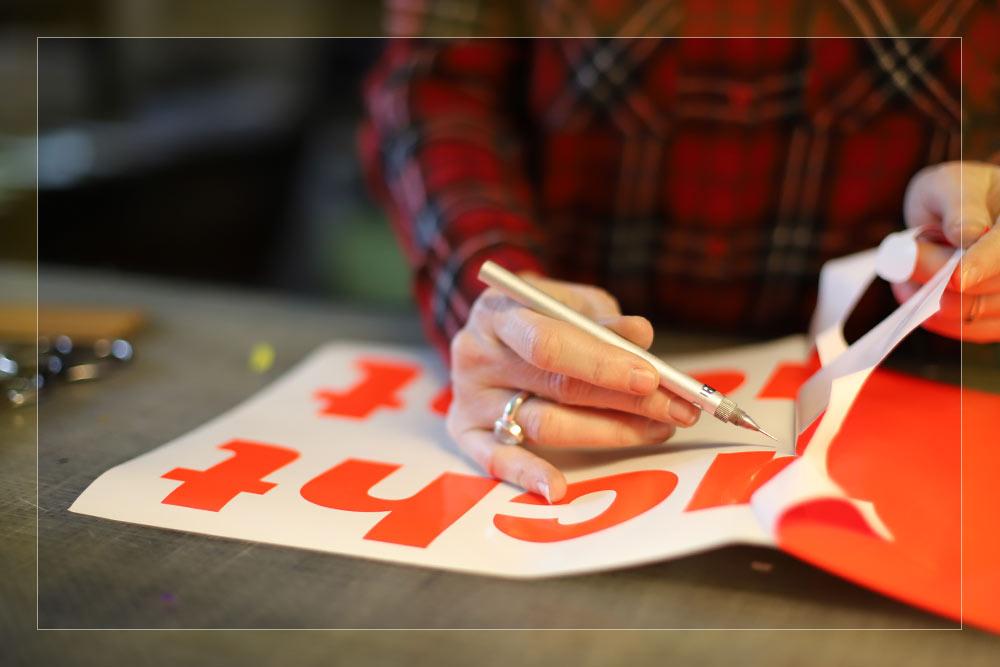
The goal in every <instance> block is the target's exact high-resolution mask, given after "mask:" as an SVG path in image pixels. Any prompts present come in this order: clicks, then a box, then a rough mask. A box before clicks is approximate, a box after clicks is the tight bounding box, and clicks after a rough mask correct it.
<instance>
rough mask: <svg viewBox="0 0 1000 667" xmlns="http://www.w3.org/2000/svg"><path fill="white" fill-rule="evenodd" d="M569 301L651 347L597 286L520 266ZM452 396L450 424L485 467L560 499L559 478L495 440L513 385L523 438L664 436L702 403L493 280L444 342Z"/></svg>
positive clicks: (643, 440)
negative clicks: (519, 396) (524, 395)
mask: <svg viewBox="0 0 1000 667" xmlns="http://www.w3.org/2000/svg"><path fill="white" fill-rule="evenodd" d="M522 278H524V279H525V280H527V281H528V282H530V283H532V284H533V285H535V286H536V287H538V288H540V289H542V290H544V291H545V292H548V293H549V294H550V295H552V296H554V297H555V298H557V299H559V300H560V301H562V302H563V303H565V304H566V305H568V306H570V307H571V308H574V309H576V310H578V311H580V312H582V313H583V314H585V315H587V316H588V317H590V318H591V319H593V320H595V321H597V322H599V323H601V324H603V325H604V326H606V327H608V328H610V329H612V330H614V331H615V332H616V333H618V334H619V335H621V336H623V337H625V338H627V339H629V340H631V341H632V342H633V343H635V344H636V345H639V346H641V347H643V348H647V349H648V348H649V346H650V345H651V344H652V342H653V327H652V325H650V323H649V321H648V320H646V319H645V318H642V317H630V316H624V315H622V314H621V311H620V310H619V308H618V303H617V301H616V300H615V299H614V297H612V296H611V295H610V294H608V293H607V292H605V291H604V290H602V289H599V288H596V287H590V286H587V285H579V284H574V283H566V282H558V281H554V280H548V279H543V278H538V277H532V276H527V275H523V276H522ZM451 381H452V391H453V399H452V403H451V407H450V409H449V411H448V418H447V428H448V433H449V434H450V435H451V436H452V437H453V438H454V439H455V441H456V442H457V443H458V445H459V446H460V447H461V448H462V450H463V451H464V452H465V453H466V454H468V455H469V456H470V457H472V459H473V460H475V461H476V463H478V464H479V465H480V466H482V468H483V470H485V471H486V472H487V473H488V474H490V475H493V476H494V477H497V478H499V479H502V480H504V481H507V482H511V483H512V484H516V485H518V486H520V487H522V488H524V489H526V490H528V491H533V492H535V493H538V494H540V495H541V496H543V497H545V498H546V499H547V500H548V501H549V502H554V501H558V500H559V499H561V498H562V497H563V496H564V495H565V493H566V478H565V477H564V476H563V474H562V473H561V472H560V471H559V470H558V469H557V468H556V467H555V466H553V465H552V464H551V463H549V462H548V461H546V460H545V459H543V458H542V457H540V456H539V455H537V454H536V453H534V452H533V451H531V450H530V449H528V448H525V447H524V446H510V445H502V444H500V443H498V442H497V441H496V440H495V439H494V437H493V422H494V421H496V419H497V418H498V417H499V416H500V414H501V412H503V408H504V405H505V404H506V403H507V401H508V400H509V399H510V398H511V397H512V396H513V395H514V394H515V393H516V392H517V391H520V390H522V389H523V390H526V391H529V392H531V393H532V396H531V397H530V398H529V399H528V400H527V401H525V402H524V403H523V404H522V405H521V407H520V409H519V410H518V412H517V415H516V421H517V422H518V423H519V424H520V425H521V426H522V428H523V429H524V431H525V442H524V445H527V446H529V447H533V446H538V447H629V446H636V445H649V444H656V443H660V442H663V441H664V440H666V439H667V438H669V437H670V436H672V435H673V434H674V431H675V430H676V427H677V426H691V425H693V424H694V423H695V422H696V421H698V416H699V414H700V411H699V410H698V408H696V407H695V406H694V405H692V404H691V403H689V402H688V401H685V400H684V399H682V398H680V397H679V396H677V395H676V394H673V393H672V392H670V391H667V390H666V389H663V388H662V387H660V386H659V376H658V374H657V372H656V370H655V369H654V368H653V367H652V366H650V365H649V363H647V362H646V361H644V360H642V359H640V358H638V357H636V356H635V355H634V354H630V353H629V352H626V351H624V350H622V349H619V348H617V347H615V346H613V345H609V344H607V343H605V342H603V341H600V340H597V339H596V338H594V337H593V336H591V335H590V334H587V333H585V332H583V331H580V330H579V329H577V328H575V327H574V326H572V325H570V324H567V323H565V322H562V321H560V320H556V319H553V318H551V317H547V316H545V315H540V314H538V313H536V312H534V311H532V310H529V309H528V308H525V307H524V306H521V305H520V304H518V303H517V302H515V301H513V300H512V299H509V298H508V297H506V296H504V295H503V294H501V293H500V292H499V291H497V290H495V289H492V288H491V289H488V290H486V291H485V292H483V293H482V294H481V295H480V296H479V298H478V299H477V300H476V302H475V304H473V307H472V311H471V313H470V315H469V320H468V323H467V324H466V325H465V327H464V328H462V329H461V330H460V331H459V332H458V333H457V334H456V335H455V337H454V339H452V342H451Z"/></svg>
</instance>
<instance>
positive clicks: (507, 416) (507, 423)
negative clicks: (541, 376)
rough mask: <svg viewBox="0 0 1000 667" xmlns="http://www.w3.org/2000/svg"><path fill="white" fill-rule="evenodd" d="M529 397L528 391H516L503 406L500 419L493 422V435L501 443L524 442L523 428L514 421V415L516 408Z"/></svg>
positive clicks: (516, 443)
mask: <svg viewBox="0 0 1000 667" xmlns="http://www.w3.org/2000/svg"><path fill="white" fill-rule="evenodd" d="M529 398H531V393H530V392H527V391H519V392H517V393H516V394H514V395H513V396H512V397H511V399H510V400H509V401H507V404H506V405H504V406H503V414H502V415H500V419H497V420H496V421H495V422H493V437H494V438H496V441H497V442H499V443H500V444H501V445H520V444H521V443H522V442H524V429H523V428H521V425H520V424H518V423H517V422H516V421H514V417H515V416H516V415H517V410H518V408H520V407H521V406H522V405H523V404H524V402H525V401H526V400H528V399H529Z"/></svg>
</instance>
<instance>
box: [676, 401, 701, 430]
mask: <svg viewBox="0 0 1000 667" xmlns="http://www.w3.org/2000/svg"><path fill="white" fill-rule="evenodd" d="M700 413H701V410H699V409H698V408H696V407H694V406H693V405H691V404H690V403H688V402H687V401H670V416H671V418H673V419H674V420H675V421H678V422H680V423H681V424H684V425H685V426H691V425H692V424H694V423H695V422H696V421H698V415H699V414H700Z"/></svg>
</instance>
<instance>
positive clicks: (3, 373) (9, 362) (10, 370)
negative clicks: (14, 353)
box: [0, 352, 20, 378]
mask: <svg viewBox="0 0 1000 667" xmlns="http://www.w3.org/2000/svg"><path fill="white" fill-rule="evenodd" d="M19 368H20V367H19V366H18V363H17V362H16V361H15V360H14V359H12V358H10V357H8V356H7V355H6V354H4V353H3V352H0V378H3V377H13V376H15V375H17V371H18V369H19Z"/></svg>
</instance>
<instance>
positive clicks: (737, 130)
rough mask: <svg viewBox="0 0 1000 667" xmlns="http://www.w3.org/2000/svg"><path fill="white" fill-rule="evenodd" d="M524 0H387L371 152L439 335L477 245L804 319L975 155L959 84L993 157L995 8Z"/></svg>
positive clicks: (367, 139)
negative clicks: (836, 281)
mask: <svg viewBox="0 0 1000 667" xmlns="http://www.w3.org/2000/svg"><path fill="white" fill-rule="evenodd" d="M510 4H516V3H502V2H496V3H490V2H458V1H456V0H448V1H447V2H436V1H435V0H423V1H422V2H421V1H420V0H395V1H394V2H392V3H390V5H391V6H390V8H389V10H388V11H389V14H388V25H389V30H390V33H392V34H395V35H399V36H400V37H399V38H397V39H393V40H391V41H389V42H387V48H386V50H385V53H384V56H383V57H382V59H381V61H380V63H379V64H378V66H377V67H376V69H375V70H374V71H373V72H372V74H371V75H370V77H369V79H368V83H367V86H366V91H365V98H366V103H367V108H368V112H369V118H368V122H367V123H366V125H365V127H364V128H363V131H362V133H361V143H362V153H363V157H364V160H365V163H366V167H367V170H368V173H369V175H370V177H371V180H372V182H373V184H374V185H375V187H376V188H377V190H378V192H379V193H380V194H381V196H382V199H383V201H384V202H385V203H386V205H387V207H388V209H389V212H390V215H391V218H392V220H393V224H394V227H395V230H396V232H397V234H398V236H399V238H400V240H401V242H402V245H403V247H404V250H405V252H406V255H407V258H408V260H409V261H410V263H411V265H412V267H413V271H414V282H415V290H416V295H417V299H418V302H419V305H420V308H421V310H422V312H423V314H424V317H425V322H426V324H427V327H428V331H429V333H430V336H431V339H432V341H433V342H434V343H436V344H437V345H438V346H439V347H442V348H443V347H444V346H445V345H446V344H447V341H448V340H449V339H450V338H451V336H452V335H453V334H454V333H455V332H456V331H457V330H458V329H459V328H460V327H461V326H462V325H463V323H464V322H465V320H466V317H467V316H468V313H469V308H470V305H471V304H472V302H473V300H474V299H475V297H476V296H477V295H478V294H479V292H480V291H481V290H482V289H483V286H482V285H481V284H480V283H479V282H478V280H477V279H476V272H477V270H478V268H479V265H480V264H481V263H482V262H483V261H484V260H486V259H493V260H495V261H497V262H499V263H501V264H503V265H504V266H506V267H507V268H510V269H512V270H523V269H533V270H537V271H541V272H544V273H546V274H549V275H552V276H555V277H559V278H562V279H566V280H572V281H578V282H583V283H592V284H597V285H602V286H604V287H605V288H607V289H608V290H609V291H610V292H612V293H613V294H614V295H615V296H617V297H618V299H619V301H620V302H621V304H622V308H623V310H624V311H625V312H629V313H641V314H645V315H647V316H650V317H651V318H652V319H654V320H655V321H666V322H669V323H675V324H683V325H685V326H702V327H706V326H707V327H712V328H715V329H725V330H729V331H732V332H741V333H748V332H749V333H759V334H775V333H782V332H788V331H792V330H802V329H803V328H804V326H805V324H806V322H807V319H808V317H809V314H810V313H811V311H812V308H813V305H814V299H815V288H816V276H817V272H818V271H819V268H820V266H821V265H822V263H823V262H824V261H826V260H827V259H830V258H831V257H835V256H838V255H843V254H845V253H849V252H853V251H856V250H859V249H863V248H867V247H871V246H873V245H875V244H877V243H878V242H879V241H880V240H881V239H882V237H884V236H885V234H886V233H888V232H889V231H891V230H892V229H894V228H898V227H900V226H901V225H902V199H903V193H904V190H905V188H906V185H907V183H908V182H909V180H910V178H911V177H912V176H913V175H914V174H915V173H916V172H917V171H918V170H919V169H920V168H921V167H922V166H924V165H928V164H935V163H938V162H942V161H945V160H954V159H959V158H960V157H962V156H963V153H962V141H963V138H962V132H961V127H962V119H963V114H962V104H963V91H964V105H965V108H964V111H965V114H964V122H965V133H964V134H965V137H964V140H965V146H964V148H965V151H964V159H967V160H968V159H990V157H991V156H993V158H994V159H995V157H996V155H998V154H1000V153H997V151H998V149H1000V129H998V119H1000V108H998V106H1000V105H998V101H1000V83H998V82H1000V47H998V44H1000V38H998V37H997V36H998V35H1000V11H998V5H997V3H996V2H991V3H978V4H977V3H975V2H972V1H967V0H941V1H939V2H931V3H926V2H924V3H921V2H908V3H905V7H903V8H899V7H896V6H895V5H894V6H893V7H892V8H891V9H889V8H887V7H886V6H885V5H884V4H883V2H882V1H881V0H843V1H842V2H784V3H777V4H776V3H774V2H767V3H765V2H761V1H759V0H758V1H746V0H744V1H742V2H727V3H722V2H715V1H711V2H709V1H703V0H698V1H695V0H685V1H683V2H677V1H670V0H614V1H612V0H604V1H598V0H594V1H592V2H590V3H573V2H570V1H568V0H545V1H541V2H528V3H524V4H523V5H521V6H519V8H518V9H519V11H518V12H516V13H512V12H508V11H506V10H505V9H503V8H505V7H507V6H508V5H510ZM779 5H780V7H779ZM918 5H921V6H918ZM515 17H517V18H515ZM424 34H432V35H436V36H441V35H445V34H461V35H466V36H473V35H484V34H485V35H489V34H505V35H512V34H534V35H542V36H545V37H542V38H535V39H485V38H484V39H475V38H472V39H468V38H467V39H451V38H449V39H443V38H440V37H439V38H434V39H423V38H422V39H414V38H407V37H415V36H419V35H424ZM562 35H591V36H589V37H580V38H576V37H572V38H570V37H558V36H562ZM593 35H602V37H594V36H593ZM698 35H713V36H724V37H725V38H719V39H708V38H698V37H696V36H698ZM743 35H757V36H761V35H784V36H787V35H811V36H814V37H811V38H802V39H795V38H791V39H781V38H774V39H764V38H747V39H740V38H735V37H739V36H743ZM883 35H895V36H898V35H911V36H913V35H919V36H920V37H909V38H904V37H883ZM959 35H961V36H964V45H963V43H962V42H963V40H959V39H957V38H956V36H959ZM661 36H669V37H667V38H660V37H661ZM819 36H825V37H822V38H821V37H819ZM676 37H686V38H685V39H678V38H676ZM692 37H693V38H692ZM963 58H964V63H963ZM963 65H964V67H963ZM963 76H964V82H963Z"/></svg>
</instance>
